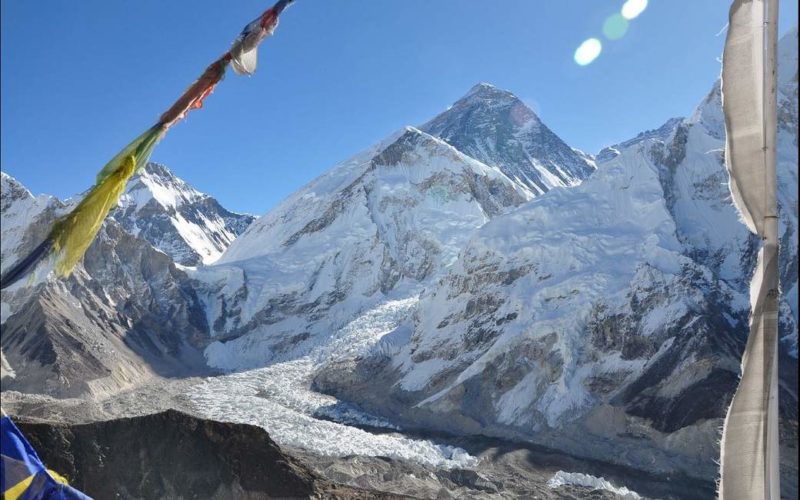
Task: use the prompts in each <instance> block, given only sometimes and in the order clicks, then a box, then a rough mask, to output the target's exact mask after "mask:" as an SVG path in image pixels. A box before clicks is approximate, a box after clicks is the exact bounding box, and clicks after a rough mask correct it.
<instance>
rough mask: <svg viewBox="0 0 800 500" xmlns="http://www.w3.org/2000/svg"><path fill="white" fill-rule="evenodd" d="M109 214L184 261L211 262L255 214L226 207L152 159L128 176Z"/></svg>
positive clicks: (185, 263) (196, 263) (128, 228)
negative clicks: (131, 175)
mask: <svg viewBox="0 0 800 500" xmlns="http://www.w3.org/2000/svg"><path fill="white" fill-rule="evenodd" d="M112 217H113V218H114V219H116V220H117V222H119V223H120V224H121V225H122V227H123V228H125V230H126V231H128V232H129V233H131V234H133V235H134V236H139V237H140V238H143V239H145V240H147V241H149V242H150V243H151V244H152V245H153V246H154V247H156V248H157V249H159V250H161V251H162V252H164V253H166V254H167V255H169V256H170V257H172V259H173V260H174V261H175V262H177V263H179V264H182V265H186V266H194V265H198V264H210V263H212V262H214V261H215V260H217V258H219V256H220V255H221V254H222V252H223V251H225V249H226V248H228V245H230V244H231V242H232V241H233V240H234V239H235V238H236V237H237V236H238V235H240V234H241V233H243V232H244V230H245V229H247V226H249V225H250V223H251V222H252V221H253V220H255V217H253V216H252V215H247V214H238V213H234V212H231V211H229V210H226V209H225V208H223V207H222V206H221V205H220V204H219V202H217V200H215V199H214V198H212V197H211V196H208V195H207V194H204V193H201V192H199V191H197V190H196V189H194V188H193V187H192V186H190V185H189V184H187V183H186V182H185V181H183V180H182V179H180V178H178V177H176V176H175V175H174V174H173V173H172V172H171V171H170V170H169V169H168V168H167V167H165V166H164V165H159V164H157V163H149V164H147V166H146V167H145V168H144V170H143V171H142V172H141V173H140V174H139V175H137V176H135V177H134V178H133V179H131V182H130V183H129V185H128V188H127V190H126V192H125V194H124V195H123V196H122V198H121V200H120V204H119V207H118V208H117V210H115V211H114V212H113V214H112Z"/></svg>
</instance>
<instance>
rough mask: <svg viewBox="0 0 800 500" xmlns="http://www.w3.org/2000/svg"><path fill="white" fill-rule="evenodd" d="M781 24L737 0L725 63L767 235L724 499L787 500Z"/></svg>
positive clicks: (740, 173)
mask: <svg viewBox="0 0 800 500" xmlns="http://www.w3.org/2000/svg"><path fill="white" fill-rule="evenodd" d="M766 4H768V5H766ZM767 7H768V10H767ZM767 16H768V17H769V19H767ZM766 21H769V23H768V24H767V26H768V29H767V30H765V22H766ZM776 25H777V0H734V2H733V5H732V6H731V10H730V21H729V25H728V36H727V39H726V41H725V52H724V55H723V61H722V104H723V111H724V113H725V128H726V133H727V139H726V149H725V153H726V155H725V157H726V166H727V169H728V173H729V174H730V187H731V193H732V194H733V199H734V202H735V203H736V206H737V208H738V209H739V212H740V213H741V215H742V219H743V220H744V222H745V224H747V227H748V228H749V229H750V230H751V231H753V232H754V233H756V234H758V235H759V236H761V237H762V238H763V240H764V246H763V247H762V248H761V250H760V252H759V254H758V265H757V267H756V271H755V274H754V276H753V280H752V282H751V284H750V305H751V308H752V309H751V316H750V335H749V337H748V339H747V346H746V347H745V352H744V355H743V356H742V378H741V380H740V382H739V387H738V389H737V390H736V394H735V395H734V398H733V401H732V402H731V406H730V407H729V408H728V414H727V417H726V418H725V427H724V429H723V434H722V442H721V455H720V487H719V497H720V498H721V499H724V500H738V499H742V500H745V499H747V500H750V499H759V500H760V499H767V500H779V499H780V462H779V444H778V363H777V360H778V296H779V287H778V220H777V217H776V215H777V204H776V194H775V184H776V170H775V136H776V130H777V120H776V102H775V97H776V96H775V92H776V83H777V82H776V78H775V70H776V67H775V64H776V62H775V48H776V47H775V45H776V40H777V33H776ZM765 34H767V36H765Z"/></svg>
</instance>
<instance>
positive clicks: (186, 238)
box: [0, 30, 798, 478]
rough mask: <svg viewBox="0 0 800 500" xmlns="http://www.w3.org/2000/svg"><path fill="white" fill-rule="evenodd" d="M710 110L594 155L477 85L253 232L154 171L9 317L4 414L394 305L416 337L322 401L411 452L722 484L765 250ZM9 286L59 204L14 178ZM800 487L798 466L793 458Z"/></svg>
mask: <svg viewBox="0 0 800 500" xmlns="http://www.w3.org/2000/svg"><path fill="white" fill-rule="evenodd" d="M797 83H798V82H797V31H796V30H795V31H793V32H791V33H790V34H789V35H787V36H786V37H784V39H783V40H782V41H781V46H780V100H779V105H780V113H779V116H780V128H779V155H778V160H779V166H778V170H779V201H780V205H781V244H782V246H781V279H782V284H783V285H782V286H783V299H784V300H783V302H782V306H781V308H782V309H781V344H780V346H781V370H782V371H781V395H780V396H781V408H782V417H783V427H782V432H783V437H784V438H785V439H784V440H785V442H786V443H795V444H796V441H797V411H796V405H797V318H798V316H797V314H798V311H797V235H798V233H797V231H798V224H797V207H798V206H797V180H798V179H797V163H798V162H797V145H798V126H797V117H798V96H797V89H798V86H797ZM723 153H724V125H723V118H722V113H721V107H720V93H719V87H718V85H715V86H714V87H713V88H712V90H711V91H710V93H709V94H708V96H707V97H706V98H705V99H704V100H703V101H702V102H701V103H700V105H699V106H698V107H697V109H696V111H695V113H694V114H693V115H692V116H691V117H689V118H676V119H673V120H670V121H668V122H667V123H665V124H664V125H663V126H661V127H659V128H657V129H655V130H651V131H647V132H644V133H642V134H640V135H638V136H637V137H635V138H633V139H631V140H627V141H624V142H621V143H620V144H617V145H615V146H612V147H609V148H606V149H604V150H603V151H601V152H599V153H598V154H597V155H596V156H591V155H588V154H586V153H583V152H581V151H578V150H576V149H574V148H571V147H569V146H568V145H567V144H565V143H564V141H562V140H561V139H560V138H558V136H556V135H555V134H554V133H553V132H552V131H551V130H550V129H549V128H547V126H546V125H545V124H544V123H543V122H542V121H541V120H540V119H539V118H538V117H537V116H536V114H535V113H534V112H533V111H532V110H530V109H529V108H527V107H526V106H525V105H524V103H522V102H521V101H520V100H519V99H518V98H516V97H515V96H514V95H513V94H511V93H509V92H506V91H503V90H500V89H497V88H495V87H493V86H491V85H488V84H479V85H477V86H475V87H474V88H473V89H471V90H470V91H469V92H468V93H467V95H465V96H464V97H463V98H462V99H460V100H458V101H457V102H456V103H455V104H454V105H453V106H451V107H450V108H449V109H448V110H447V111H445V112H444V113H442V114H440V115H438V116H437V117H435V118H433V119H432V120H431V121H429V122H428V123H426V124H424V125H421V126H419V127H418V128H415V127H407V128H405V129H403V130H400V131H398V132H396V133H394V134H392V135H391V136H389V137H388V138H387V139H386V140H384V141H382V142H381V143H379V144H377V145H375V146H373V147H371V148H369V149H367V150H366V151H364V152H362V153H360V154H358V155H356V156H354V157H353V158H351V159H349V160H347V161H345V162H342V163H340V164H338V165H336V166H335V167H333V168H332V169H330V170H329V171H327V172H326V173H325V174H323V175H322V176H320V177H319V178H317V179H315V180H313V181H312V182H310V183H309V184H307V185H306V186H304V187H303V188H301V189H300V190H299V191H297V192H296V193H295V194H293V195H292V196H290V197H289V198H288V199H287V200H286V201H284V202H283V203H281V204H280V205H278V206H277V207H276V208H274V209H272V210H271V211H270V212H268V213H267V214H266V215H264V216H263V217H260V218H258V219H256V220H253V217H251V216H248V215H242V214H236V213H233V212H231V211H228V210H226V209H224V208H223V207H221V206H220V205H219V203H217V202H216V200H214V199H213V198H211V197H210V196H208V195H204V194H202V193H199V192H198V191H196V190H194V189H193V188H192V187H191V186H189V185H188V184H187V183H185V182H184V181H182V180H180V179H178V178H177V177H175V176H174V175H173V174H172V173H171V172H170V171H169V170H168V169H167V168H166V167H163V166H160V165H155V164H151V165H148V167H147V168H146V170H145V171H144V172H142V174H141V175H140V176H139V177H138V178H136V179H135V180H133V181H132V182H131V184H130V186H129V187H128V190H127V192H126V194H125V196H124V197H123V199H122V202H121V203H120V207H119V208H118V209H117V210H115V212H114V213H113V214H112V217H110V218H109V220H108V221H107V223H106V224H105V226H104V228H103V230H102V231H101V234H100V235H99V237H98V239H97V241H96V242H95V243H94V244H93V245H92V247H91V248H90V250H89V252H88V253H87V255H86V258H85V259H84V262H83V264H82V265H80V266H79V268H78V269H77V271H76V272H75V274H74V275H73V276H72V277H70V278H69V279H67V280H64V281H57V280H54V279H52V278H51V277H49V275H48V272H47V271H48V270H47V269H46V268H43V269H41V270H39V272H38V273H37V274H36V275H35V276H34V277H32V278H31V279H30V280H29V281H28V282H27V283H19V284H17V285H15V286H13V287H11V288H10V289H9V290H6V291H4V292H3V294H2V327H3V336H2V349H3V352H4V353H5V355H6V357H7V358H8V360H9V362H10V363H11V365H12V366H13V367H14V368H15V369H16V370H17V373H18V377H17V378H16V379H15V380H13V381H10V382H8V383H6V382H5V381H4V384H3V389H4V390H6V389H13V390H20V391H26V392H36V393H47V394H50V395H54V396H57V397H65V396H81V395H87V394H94V395H98V394H107V393H112V392H114V391H118V390H120V389H122V388H125V387H129V386H131V385H135V384H137V383H139V382H141V381H143V380H146V379H147V378H148V377H151V376H153V375H172V376H175V375H178V376H180V375H188V374H203V373H211V372H214V371H215V370H242V369H247V368H252V367H258V366H264V365H266V364H269V363H272V362H275V361H278V360H286V359H293V358H295V357H298V356H302V355H304V354H306V353H308V352H309V351H310V349H312V348H313V347H314V346H315V345H319V344H320V343H321V342H323V341H324V339H326V338H328V337H330V336H331V335H332V334H333V333H334V332H336V331H337V329H339V328H341V327H343V326H344V325H346V324H347V323H349V322H350V321H352V320H353V318H354V317H355V316H356V315H358V314H360V313H363V312H365V311H368V310H369V309H370V308H372V307H374V306H376V305H377V304H379V303H381V302H383V301H385V300H387V299H402V298H408V297H418V298H419V302H418V304H417V306H416V308H415V311H414V313H413V315H410V316H409V317H408V318H407V320H406V321H404V322H403V324H402V325H401V326H400V327H399V328H397V329H396V330H394V331H393V332H392V333H390V334H388V335H386V336H385V337H383V338H382V339H381V340H380V341H379V342H378V344H377V345H375V346H374V347H373V348H372V349H371V350H370V351H369V354H367V355H366V356H361V357H358V358H355V359H344V360H342V359H341V358H340V357H337V358H336V359H335V360H331V361H330V362H327V363H324V364H323V366H320V367H319V369H318V373H317V376H316V379H315V385H316V387H317V388H318V389H319V390H321V391H325V392H329V393H332V394H335V395H336V396H337V397H339V398H340V399H343V400H347V401H350V402H353V403H356V404H358V405H360V406H362V407H364V408H365V409H367V410H369V411H371V412H373V413H375V414H378V415H383V416H385V417H387V418H390V419H392V420H395V421H397V422H398V423H400V424H402V425H404V426H406V427H412V428H421V429H436V430H445V431H448V432H453V433H467V434H471V433H475V434H487V435H493V436H500V437H505V438H511V439H521V440H527V441H534V442H538V443H542V444H545V445H548V446H551V447H555V448H559V449H562V450H566V451H568V452H570V453H573V454H577V455H580V456H587V457H593V458H597V459H601V460H607V461H612V462H617V463H622V464H627V465H633V466H636V467H643V468H646V469H648V470H650V471H655V472H663V473H675V472H681V473H685V474H688V475H692V476H697V477H703V478H709V477H713V476H714V474H715V473H716V467H715V465H714V462H713V460H714V459H715V458H716V457H717V456H718V449H717V446H718V445H717V440H718V429H719V427H720V425H721V418H722V417H723V416H724V413H725V409H726V407H727V404H728V402H729V400H730V398H731V396H732V394H733V391H734V390H735V387H736V384H737V381H738V371H739V360H740V357H741V352H742V350H743V348H744V342H745V339H746V335H747V321H748V307H749V301H748V288H749V279H750V276H751V274H752V270H753V266H754V263H755V251H756V248H757V244H758V242H757V241H756V239H755V238H754V237H753V236H751V235H750V234H749V233H748V232H747V230H746V228H745V226H744V225H743V224H741V223H740V221H739V220H738V215H737V213H736V210H735V208H734V207H733V205H732V203H731V199H730V193H729V191H728V187H727V176H726V173H725V169H724V163H723ZM0 202H1V203H2V205H1V206H2V222H3V227H2V236H3V242H2V267H3V269H5V268H6V267H8V266H10V265H11V264H12V263H13V262H14V261H15V260H16V259H17V258H19V257H20V256H22V255H24V254H25V253H26V252H27V251H29V250H30V249H31V248H32V247H33V246H34V245H35V244H36V243H37V242H38V241H39V240H40V239H41V238H42V237H43V236H44V234H45V232H46V230H47V228H48V227H49V224H50V223H51V222H52V221H53V220H54V218H55V217H57V216H58V215H59V214H61V213H64V211H65V210H66V209H67V207H68V202H62V201H60V200H57V199H55V198H52V197H46V196H40V197H34V196H33V195H31V194H30V193H29V192H28V191H27V190H26V189H25V188H24V187H23V186H21V185H20V184H19V183H18V182H17V181H15V180H14V179H13V178H11V177H10V176H8V175H6V174H3V176H2V198H1V199H0ZM784 452H785V455H786V457H785V460H784V464H786V471H784V472H785V473H787V474H791V473H794V474H795V476H796V471H797V462H796V457H795V458H792V457H794V456H795V453H796V450H793V449H790V448H788V447H787V448H786V449H784Z"/></svg>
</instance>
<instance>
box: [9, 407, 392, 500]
mask: <svg viewBox="0 0 800 500" xmlns="http://www.w3.org/2000/svg"><path fill="white" fill-rule="evenodd" d="M18 426H19V428H20V430H21V431H22V432H23V433H24V434H25V435H26V437H27V438H28V440H29V441H30V442H31V444H32V445H33V447H34V448H35V449H36V450H37V452H38V453H39V456H40V458H41V459H42V460H43V461H44V462H45V464H47V466H48V467H49V468H52V469H53V470H55V471H57V472H59V473H60V474H62V475H64V476H65V477H67V478H68V479H69V481H70V484H71V485H72V486H74V487H76V488H78V489H80V490H81V491H83V492H85V493H86V494H88V495H91V496H92V497H94V498H98V499H101V498H131V499H133V498H147V499H150V498H186V499H189V498H197V499H199V498H204V499H205V498H208V499H212V498H213V499H256V498H310V497H314V498H319V497H324V498H387V496H381V495H380V494H377V493H375V494H371V493H370V494H369V495H368V492H359V491H355V490H352V489H350V488H336V487H335V486H334V485H332V484H330V483H328V482H326V481H324V480H322V479H320V477H319V476H317V475H316V474H314V473H313V472H311V471H310V470H309V469H308V468H306V467H305V466H304V465H303V464H301V463H299V462H298V461H297V460H295V459H294V458H292V457H290V456H289V455H287V454H286V453H284V452H283V451H282V450H281V449H280V447H278V445H277V444H275V442H274V441H272V439H270V437H269V435H268V434H267V432H266V431H264V430H263V429H261V428H260V427H256V426H252V425H243V424H232V423H223V422H214V421H211V420H203V419H198V418H195V417H192V416H190V415H187V414H184V413H180V412H177V411H174V410H169V411H166V412H163V413H157V414H153V415H147V416H144V417H136V418H123V419H118V420H110V421H105V422H95V423H91V424H82V425H72V426H70V425H64V424H49V423H27V422H22V423H19V424H18Z"/></svg>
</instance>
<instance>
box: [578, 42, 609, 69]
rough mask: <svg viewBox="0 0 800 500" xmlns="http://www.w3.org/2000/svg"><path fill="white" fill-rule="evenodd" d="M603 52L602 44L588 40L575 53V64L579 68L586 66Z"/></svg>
mask: <svg viewBox="0 0 800 500" xmlns="http://www.w3.org/2000/svg"><path fill="white" fill-rule="evenodd" d="M602 50H603V44H602V43H600V40H598V39H597V38H589V39H588V40H586V41H585V42H583V43H582V44H581V45H580V47H578V50H576V51H575V62H576V63H578V65H579V66H586V65H587V64H591V63H592V61H594V60H595V59H597V56H599V55H600V52H602Z"/></svg>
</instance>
